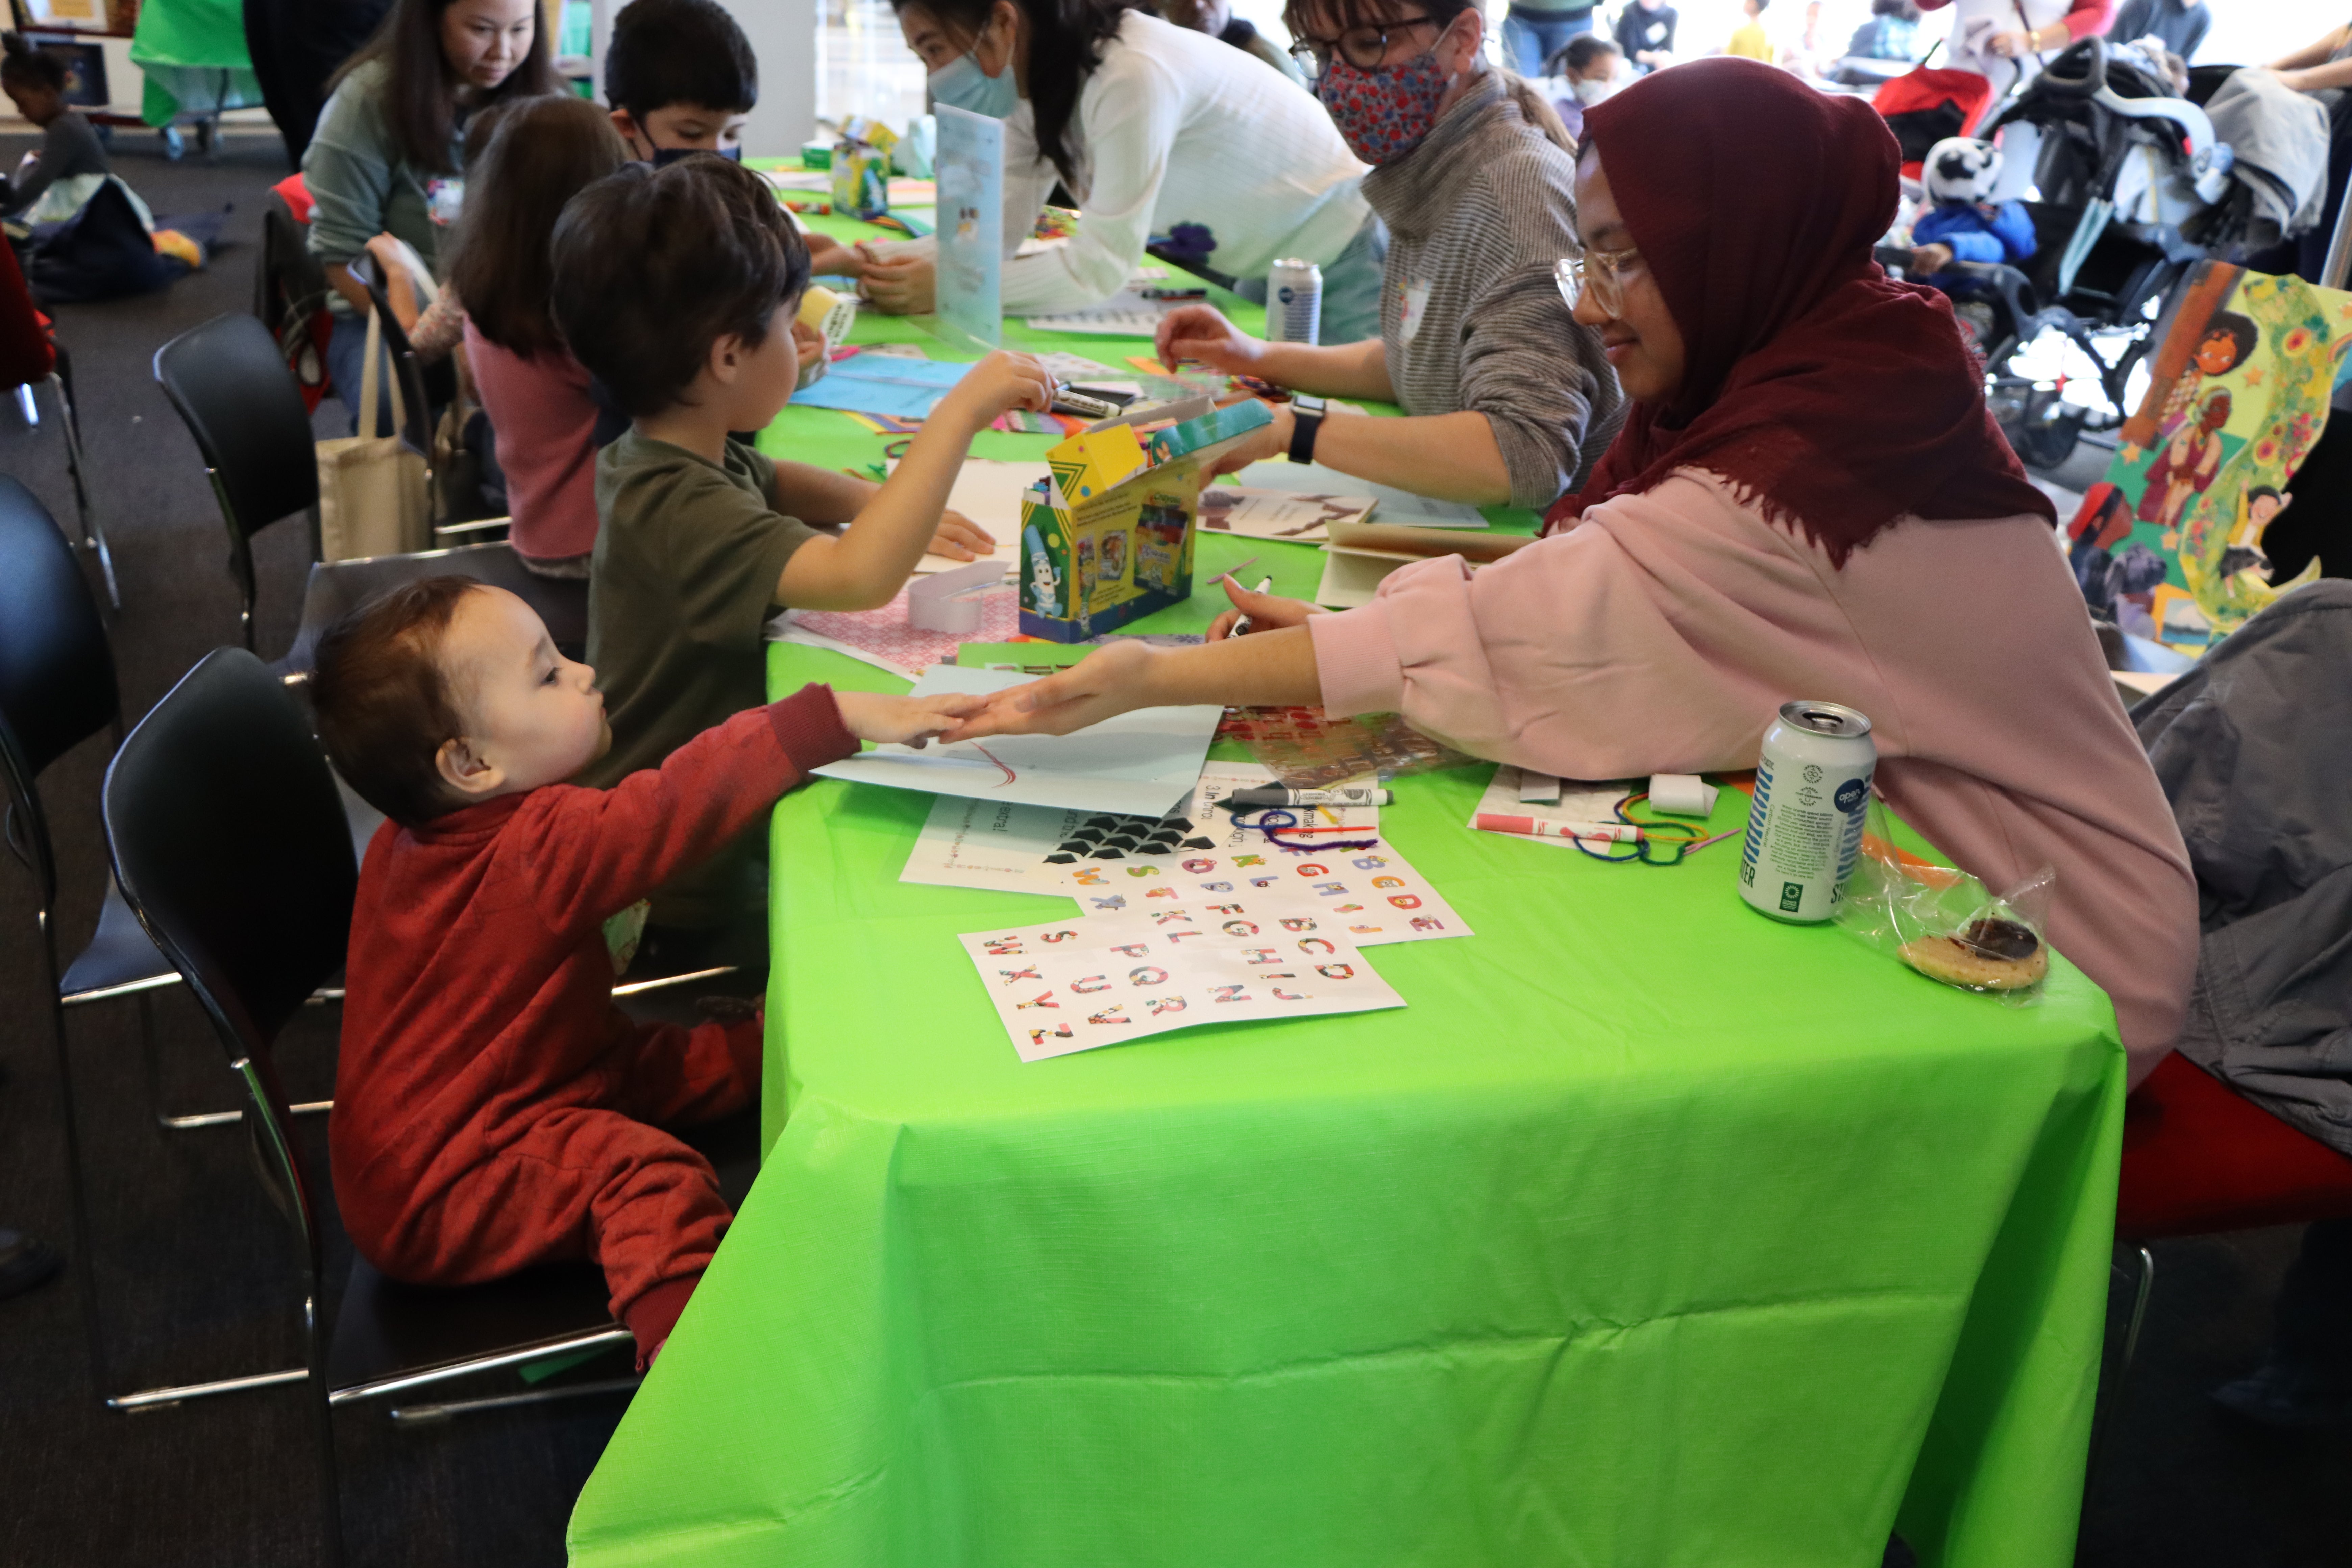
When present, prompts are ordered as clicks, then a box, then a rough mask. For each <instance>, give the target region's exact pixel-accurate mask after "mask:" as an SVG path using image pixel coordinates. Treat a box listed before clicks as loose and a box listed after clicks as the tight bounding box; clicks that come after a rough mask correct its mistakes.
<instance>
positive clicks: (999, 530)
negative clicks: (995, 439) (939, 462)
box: [915, 458, 1048, 577]
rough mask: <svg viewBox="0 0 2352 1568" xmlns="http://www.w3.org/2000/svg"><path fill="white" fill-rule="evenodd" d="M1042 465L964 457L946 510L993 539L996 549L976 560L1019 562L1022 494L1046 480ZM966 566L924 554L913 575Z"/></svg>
mask: <svg viewBox="0 0 2352 1568" xmlns="http://www.w3.org/2000/svg"><path fill="white" fill-rule="evenodd" d="M1047 473H1048V470H1047V468H1046V467H1045V464H1043V463H1008V462H1002V461H999V460H998V459H996V458H965V459H964V462H963V467H962V468H960V469H958V470H957V472H956V481H955V485H954V488H953V489H950V490H949V491H948V509H949V510H951V511H960V512H961V513H963V514H964V516H966V517H968V518H970V519H971V521H974V522H976V523H978V524H980V526H981V527H982V528H984V529H986V530H988V531H989V532H990V534H992V536H994V538H995V540H996V548H995V549H993V550H992V551H990V552H988V553H987V554H985V555H982V556H978V557H975V559H977V560H981V561H1001V562H1003V563H1004V564H1005V565H1007V566H1013V565H1017V564H1019V563H1020V559H1021V494H1022V492H1023V491H1024V490H1026V489H1028V488H1029V487H1030V486H1031V485H1034V484H1035V483H1036V482H1037V481H1038V480H1039V479H1044V478H1045V477H1046V475H1047ZM966 564H968V563H965V562H961V561H957V560H955V559H953V558H951V557H950V556H946V555H931V554H926V555H924V556H923V558H922V559H921V560H919V561H918V562H916V563H915V575H917V576H918V577H923V576H929V574H931V573H934V572H952V571H954V570H956V569H957V568H958V567H960V566H963V565H966Z"/></svg>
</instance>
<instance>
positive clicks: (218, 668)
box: [103, 318, 359, 1295]
mask: <svg viewBox="0 0 2352 1568" xmlns="http://www.w3.org/2000/svg"><path fill="white" fill-rule="evenodd" d="M247 319H248V320H250V318H247ZM103 810H104V816H105V821H106V847H107V853H108V854H109V855H110V857H111V858H112V859H113V861H114V878H115V882H116V884H117V885H118V886H120V887H121V889H122V897H123V900H124V901H125V902H126V903H128V904H129V905H130V906H131V912H132V913H133V914H135V915H137V916H138V917H139V923H140V925H141V926H142V927H143V928H145V930H146V932H147V935H148V937H149V938H150V939H151V940H152V942H154V943H155V946H156V947H157V949H158V950H159V951H161V952H163V956H164V957H165V958H167V959H169V960H170V961H171V963H172V966H173V968H174V969H177V970H178V971H179V972H180V976H181V978H182V979H184V980H185V981H186V982H187V985H188V990H189V992H190V993H191V994H193V995H194V997H195V998H196V1002H197V1005H199V1006H201V1007H203V1008H204V1010H205V1016H207V1017H208V1018H210V1019H211V1020H212V1025H213V1029H214V1032H215V1033H216V1034H217V1035H218V1036H219V1037H220V1040H221V1044H222V1046H223V1047H224V1048H225V1049H226V1051H227V1053H228V1057H229V1065H230V1066H231V1068H234V1069H235V1070H236V1072H237V1073H238V1074H239V1075H240V1076H241V1077H242V1078H243V1079H245V1083H246V1087H247V1091H248V1093H249V1094H250V1095H251V1098H252V1102H253V1109H254V1115H253V1117H252V1118H250V1119H249V1120H248V1121H247V1131H249V1132H250V1133H251V1134H252V1136H253V1138H254V1141H255V1145H256V1150H257V1152H258V1153H259V1154H260V1155H261V1156H262V1173H263V1175H264V1177H265V1179H266V1180H267V1181H268V1184H269V1185H270V1187H271V1188H272V1190H273V1191H274V1193H275V1194H276V1195H277V1196H278V1198H279V1200H280V1201H281V1202H283V1203H284V1205H286V1208H287V1212H288V1215H289V1218H290V1219H291V1220H292V1221H293V1223H294V1226H295V1228H296V1229H297V1230H298V1231H299V1233H300V1236H301V1238H302V1242H303V1246H304V1249H305V1254H306V1258H307V1261H308V1263H309V1267H310V1279H311V1287H312V1291H313V1294H314V1295H315V1292H316V1289H317V1280H318V1276H319V1266H320V1232H319V1222H318V1210H317V1207H316V1205H314V1204H313V1203H312V1201H311V1198H310V1185H309V1183H308V1181H307V1179H306V1178H305V1177H304V1175H303V1172H302V1162H301V1159H300V1157H299V1152H298V1151H297V1148H296V1145H295V1142H294V1134H293V1131H292V1113H291V1112H290V1111H289V1109H288V1107H287V1101H286V1092H285V1089H284V1088H283V1087H282V1086H281V1085H280V1083H279V1081H278V1071H277V1065H276V1063H275V1061H274V1060H273V1059H272V1058H271V1055H270V1046H271V1044H272V1043H273V1042H274V1041H275V1040H276V1039H277V1037H278V1031H279V1030H280V1029H282V1028H284V1027H285V1026H286V1021H287V1020H288V1019H289V1018H290V1017H292V1016H294V1013H295V1011H296V1010H297V1009H298V1008H299V1007H300V1006H301V1005H302V1004H303V1001H304V1000H305V999H306V998H307V997H308V996H309V995H310V993H311V992H312V991H314V990H316V989H317V988H318V986H319V984H320V982H321V981H323V980H325V979H326V978H327V977H328V976H329V975H331V974H332V973H334V972H335V970H336V968H337V966H339V965H340V964H341V963H342V962H343V950H344V947H345V945H346V944H347V942H349V940H350V935H351V923H352V898H353V895H354V893H355V891H356V889H357V886H358V881H359V872H358V868H357V867H356V866H355V865H354V864H353V862H352V841H351V837H350V836H349V833H348V831H347V829H346V827H345V826H344V821H343V811H342V806H341V802H340V800H339V799H338V797H337V795H336V793H335V781H334V777H333V775H332V773H331V772H330V771H329V769H328V767H327V758H326V753H325V752H321V751H320V749H319V742H318V741H317V740H316V739H315V738H314V737H313V736H312V735H311V733H310V726H309V725H308V724H307V723H306V722H305V721H304V720H303V717H302V714H301V712H300V710H299V709H298V708H297V707H296V706H295V703H294V700H293V699H292V698H291V697H289V696H288V695H287V692H286V689H285V687H284V685H283V684H281V683H280V682H279V680H278V678H277V677H276V676H274V675H272V674H270V673H269V671H268V669H267V668H264V667H263V665H262V663H261V661H260V660H259V659H257V658H254V657H253V655H251V654H250V653H247V652H246V651H245V650H244V649H242V648H221V649H218V650H216V651H215V652H213V653H210V654H207V655H205V658H204V660H203V661H202V662H201V663H199V664H198V665H197V666H196V668H194V669H192V670H190V671H189V672H188V673H187V674H186V675H185V676H184V677H182V678H181V680H180V684H179V685H177V686H175V687H173V689H171V691H170V692H168V693H167V694H165V696H164V698H163V700H162V701H161V702H158V703H157V704H156V705H155V706H154V708H153V709H152V710H150V711H149V712H148V714H147V716H146V717H145V718H144V719H142V720H141V721H139V724H138V727H137V728H135V729H133V730H132V731H131V733H130V735H129V736H128V737H127V738H126V739H125V740H124V741H123V742H122V745H121V749H120V750H118V751H117V752H115V753H114V762H113V763H112V765H110V767H109V768H108V769H107V770H106V790H105V794H104V797H103Z"/></svg>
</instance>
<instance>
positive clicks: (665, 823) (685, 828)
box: [310, 100, 978, 1367]
mask: <svg viewBox="0 0 2352 1568" xmlns="http://www.w3.org/2000/svg"><path fill="white" fill-rule="evenodd" d="M575 101H576V100H575ZM595 679H596V672H595V671H594V670H593V669H591V668H588V667H587V666H586V665H583V664H574V663H572V661H571V660H570V659H567V658H564V657H563V656H562V654H560V653H558V652H556V650H555V645H554V644H553V643H552V642H551V641H550V640H549V638H548V635H547V628H546V626H543V625H541V622H540V618H539V616H536V615H535V614H533V613H532V611H531V609H530V605H526V604H524V603H523V602H522V601H521V600H520V599H518V598H516V597H515V596H514V595H511V594H509V593H507V592H505V591H504V590H502V589H498V588H492V587H488V586H487V585H485V584H480V583H477V582H475V581H474V580H473V579H471V578H469V577H433V578H427V579H425V581H423V582H419V583H413V584H406V585H404V586H402V587H399V588H395V589H394V590H393V591H392V592H391V593H390V594H388V595H384V596H383V597H381V598H379V599H377V600H375V601H374V602H373V603H371V604H368V605H363V606H362V607H361V608H360V609H358V610H355V611H353V612H352V614H350V615H348V616H344V617H343V618H342V619H341V620H340V621H338V622H337V623H336V624H335V626H332V627H331V628H330V629H329V631H328V632H327V634H326V636H325V637H322V638H320V643H319V652H318V658H317V663H316V666H315V668H314V669H313V672H312V674H311V677H310V694H311V698H312V700H313V702H314V703H315V705H316V709H317V713H318V723H319V734H320V739H321V740H322V741H323V742H325V744H326V748H327V753H328V755H329V756H331V757H332V758H333V759H334V763H335V766H336V768H337V770H338V771H339V772H341V774H342V776H343V778H344V779H345V780H346V781H347V782H349V783H350V784H351V785H352V788H353V789H355V790H357V791H358V792H359V793H360V795H362V797H363V798H365V799H366V800H367V801H368V802H369V803H370V804H371V805H374V806H375V807H376V809H378V810H379V811H382V812H383V814H384V815H385V816H387V817H388V818H390V820H389V821H388V822H386V823H385V824H384V825H383V826H382V827H379V828H378V829H377V830H376V834H375V837H373V839H371V840H370V841H369V843H368V847H367V855H366V857H365V858H364V859H363V861H362V864H361V867H360V879H359V889H358V897H357V901H356V903H355V904H354V906H353V908H352V937H351V953H350V963H349V966H348V972H347V973H348V979H347V981H346V985H345V994H344V1001H343V1032H342V1046H341V1057H340V1058H339V1059H338V1062H337V1066H336V1069H335V1110H334V1114H333V1116H332V1118H331V1120H330V1121H329V1124H328V1142H329V1147H330V1150H331V1158H332V1163H333V1169H334V1182H335V1200H336V1205H337V1206H338V1207H339V1208H340V1209H341V1213H342V1217H343V1223H344V1225H345V1226H347V1227H348V1228H349V1229H350V1231H351V1236H352V1243H353V1244H354V1245H355V1246H356V1247H358V1248H359V1249H360V1252H361V1253H362V1255H363V1256H364V1257H366V1258H367V1259H368V1260H369V1261H370V1262H372V1263H373V1264H374V1265H375V1266H376V1267H377V1268H381V1269H383V1271H384V1272H385V1273H386V1274H388V1275H390V1276H392V1277H393V1278H394V1279H404V1280H408V1281H410V1282H412V1283H415V1284H420V1285H467V1284H474V1283H477V1282H478V1281H481V1280H485V1279H496V1278H498V1277H499V1276H500V1275H505V1274H511V1273H513V1272H514V1271H515V1270H517V1269H519V1268H528V1267H529V1266H530V1265H531V1264H534V1263H541V1262H546V1261H549V1260H551V1259H555V1258H588V1259H590V1260H592V1261H593V1262H595V1263H597V1264H598V1265H600V1266H601V1267H602V1268H604V1278H605V1281H606V1283H607V1286H608V1288H609V1289H610V1290H611V1292H612V1302H613V1312H614V1316H616V1317H618V1318H619V1319H620V1320H621V1321H623V1322H624V1323H626V1324H627V1325H628V1328H629V1331H630V1332H631V1333H632V1334H634V1335H635V1338H636V1342H637V1364H638V1365H639V1366H640V1367H643V1366H644V1365H645V1364H646V1362H648V1361H650V1360H651V1359H652V1357H653V1355H654V1354H655V1352H657V1351H659V1350H660V1349H661V1346H662V1343H663V1342H664V1341H665V1340H667V1338H668V1337H669V1331H670V1326H671V1325H672V1324H674V1323H676V1322H677V1315H678V1312H679V1311H680V1310H682V1309H683V1308H684V1307H685V1305H686V1300H687V1298H688V1296H689V1295H691V1294H692V1293H693V1291H694V1287H695V1284H696V1282H697V1281H698V1280H699V1279H701V1277H702V1271H703V1268H705V1267H706V1266H707V1265H708V1264H709V1261H710V1255H711V1252H712V1251H713V1249H714V1248H716V1247H718V1245H719V1237H720V1235H721V1234H722V1233H723V1232H724V1231H725V1230H726V1228H727V1222H728V1220H729V1218H730V1215H729V1213H728V1209H727V1205H726V1204H725V1202H724V1201H723V1200H722V1199H721V1198H720V1196H719V1182H718V1177H717V1175H716V1173H714V1172H713V1171H712V1170H711V1168H710V1164H709V1162H708V1161H706V1160H704V1159H703V1158H702V1156H701V1155H699V1154H697V1153H696V1152H694V1151H693V1150H691V1149H689V1148H688V1147H687V1146H686V1145H685V1144H683V1143H681V1142H678V1141H677V1139H676V1138H673V1137H671V1136H670V1135H669V1134H668V1133H667V1132H664V1131H661V1130H660V1129H659V1127H658V1126H656V1125H655V1124H656V1123H661V1122H668V1123H674V1124H689V1123H693V1122H698V1121H710V1120H712V1119H713V1118H715V1117H719V1116H724V1115H726V1114H727V1113H728V1112H730V1111H731V1110H735V1109H737V1108H738V1107H740V1106H741V1105H743V1104H745V1103H746V1102H747V1101H748V1100H750V1099H751V1095H752V1093H753V1091H754V1090H755V1089H756V1088H757V1086H758V1083H759V1078H760V1026H759V1024H758V1023H757V1022H756V1021H754V1022H749V1023H742V1024H737V1025H733V1026H722V1025H719V1024H716V1023H711V1024H704V1025H701V1026H698V1027H697V1028H694V1029H691V1030H688V1029H686V1028H683V1027H681V1026H677V1025H675V1024H645V1025H639V1024H636V1023H633V1022H632V1021H631V1020H630V1019H629V1018H628V1016H626V1015H625V1014H624V1013H622V1011H621V1010H620V1009H619V1008H618V1007H616V1006H614V1005H613V976H614V970H615V967H616V965H615V963H614V955H613V953H612V952H610V951H609V950H608V948H607V946H606V941H605V935H604V927H605V922H606V921H608V920H610V919H611V918H612V917H614V915H616V914H618V913H620V912H621V911H623V910H626V909H627V908H628V907H629V906H630V905H631V904H633V903H634V902H635V901H636V900H639V899H642V898H643V897H645V895H646V892H647V891H648V890H649V889H652V888H653V887H654V886H655V885H656V883H658V882H660V881H661V880H663V879H665V878H667V877H668V876H669V875H670V874H671V873H673V872H674V871H676V870H677V869H678V868H680V867H683V866H687V865H690V864H692V863H693V862H694V861H696V860H698V859H700V858H702V857H704V856H707V855H709V854H710V853H711V852H712V851H713V850H715V849H717V848H718V847H719V846H720V845H722V844H724V843H726V842H727V840H728V839H730V837H734V836H735V835H736V834H738V833H740V831H741V830H742V829H743V828H744V827H745V826H748V825H750V824H751V823H753V822H755V821H757V820H759V819H760V818H761V816H763V815H764V814H765V812H766V810H767V808H768V806H769V805H770V804H771V803H772V802H773V801H774V800H775V799H776V797H777V796H779V795H782V794H783V793H784V792H785V791H787V790H789V789H791V788H793V786H794V785H796V784H800V783H801V782H802V781H803V779H805V778H806V777H807V776H808V773H809V770H810V769H812V768H815V767H820V766H822V765H824V763H829V762H833V761H835V760H836V759H838V758H841V757H845V756H848V755H850V754H852V753H853V752H856V750H857V742H858V741H859V740H861V739H864V740H868V741H899V742H908V743H910V744H914V745H921V744H923V743H924V742H925V741H926V740H927V739H928V738H929V737H930V736H932V735H935V734H938V733H939V732H940V731H942V730H944V729H946V728H947V727H948V726H949V725H950V724H951V723H952V722H953V721H955V719H956V717H957V716H959V715H961V714H962V713H965V712H968V711H971V710H973V709H975V708H976V707H977V706H978V700H977V699H974V698H969V697H941V698H931V699H926V700H916V699H913V698H909V697H885V696H877V695H876V694H873V693H870V692H857V691H845V692H841V693H839V694H835V692H833V691H831V690H829V689H826V688H824V687H822V686H807V687H803V688H802V689H801V690H799V691H798V692H796V693H794V694H793V696H791V697H788V698H786V699H785V700H782V702H775V703H770V704H767V705H766V706H763V707H761V708H759V709H757V710H754V711H751V712H747V713H740V714H737V715H736V716H735V717H734V718H732V719H730V720H729V721H727V722H726V723H724V724H721V725H719V726H718V727H717V728H715V729H712V730H709V731H706V732H705V733H703V734H700V735H698V736H696V737H695V738H694V739H693V740H691V741H689V742H687V743H686V744H685V745H683V746H680V747H679V748H678V749H677V751H676V752H674V753H672V754H671V756H670V758H669V760H668V761H667V762H666V763H663V764H662V767H661V769H660V771H659V772H647V773H635V774H633V775H632V776H630V777H628V778H626V779H624V780H623V781H622V782H621V783H620V784H619V785H618V786H617V787H615V788H614V789H612V790H610V791H605V790H593V789H580V788H576V787H574V786H572V785H570V784H565V783H563V782H562V781H564V780H565V779H568V778H570V777H571V776H572V774H574V773H578V772H579V771H580V770H581V769H582V768H583V767H585V766H586V765H587V764H588V763H591V762H593V761H594V760H595V758H596V756H597V755H598V754H599V753H600V752H602V751H603V750H604V748H605V746H606V745H608V744H609V743H610V741H611V738H612V732H611V731H610V729H609V728H608V727H607V726H606V724H605V722H604V698H603V696H602V695H601V694H600V693H599V692H598V691H597V690H596V688H595V685H594V682H595Z"/></svg>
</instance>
